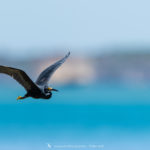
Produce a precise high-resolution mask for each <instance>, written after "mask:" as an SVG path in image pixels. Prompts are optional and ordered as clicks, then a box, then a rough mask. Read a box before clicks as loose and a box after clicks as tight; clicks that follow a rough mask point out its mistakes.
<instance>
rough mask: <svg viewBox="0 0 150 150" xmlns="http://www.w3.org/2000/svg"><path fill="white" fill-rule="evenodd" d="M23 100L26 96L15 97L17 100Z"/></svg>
mask: <svg viewBox="0 0 150 150" xmlns="http://www.w3.org/2000/svg"><path fill="white" fill-rule="evenodd" d="M25 98H27V96H24V97H22V96H18V97H17V100H20V99H25Z"/></svg>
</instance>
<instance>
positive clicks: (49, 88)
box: [48, 87, 58, 92]
mask: <svg viewBox="0 0 150 150" xmlns="http://www.w3.org/2000/svg"><path fill="white" fill-rule="evenodd" d="M48 90H50V91H55V92H58V90H56V89H53V88H51V87H48Z"/></svg>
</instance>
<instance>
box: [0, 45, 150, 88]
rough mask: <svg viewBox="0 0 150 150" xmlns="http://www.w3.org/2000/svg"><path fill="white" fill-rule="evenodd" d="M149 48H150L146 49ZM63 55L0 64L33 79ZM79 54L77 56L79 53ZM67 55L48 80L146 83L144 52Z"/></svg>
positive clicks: (147, 55) (148, 71)
mask: <svg viewBox="0 0 150 150" xmlns="http://www.w3.org/2000/svg"><path fill="white" fill-rule="evenodd" d="M149 49H150V48H149ZM64 55H65V53H64V54H63V53H62V52H61V53H60V54H59V55H58V52H56V53H53V54H52V55H51V51H50V52H49V54H48V55H47V54H46V55H41V57H39V56H38V57H36V55H35V56H34V57H31V58H30V57H28V58H24V59H10V58H11V57H9V59H8V58H6V57H2V58H0V64H1V65H6V66H11V67H16V68H20V69H23V70H25V71H26V73H27V74H29V75H30V76H31V77H32V79H33V80H35V79H36V77H37V76H38V74H40V72H41V71H43V69H45V68H46V67H48V66H49V65H51V64H53V63H54V62H56V61H57V60H59V59H60V58H62V57H63V56H64ZM79 55H80V53H79ZM79 55H74V54H73V53H71V56H70V58H69V59H68V60H67V61H66V62H65V63H64V64H63V65H62V67H60V68H59V69H58V70H57V71H56V73H55V75H54V76H53V77H52V79H51V83H52V84H58V85H88V84H95V83H104V84H111V83H119V84H126V85H128V84H129V85H132V84H133V85H134V84H135V85H138V84H140V85H142V84H143V85H144V84H148V83H150V52H149V51H148V48H147V49H143V50H141V49H137V50H133V48H132V49H129V48H128V49H125V50H124V51H112V50H110V52H107V53H104V52H103V53H99V54H97V55H93V56H90V55H85V56H83V55H82V56H79Z"/></svg>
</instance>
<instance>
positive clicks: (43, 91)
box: [0, 52, 70, 100]
mask: <svg viewBox="0 0 150 150" xmlns="http://www.w3.org/2000/svg"><path fill="white" fill-rule="evenodd" d="M69 55H70V52H69V53H68V54H67V55H66V56H65V57H64V58H62V59H60V60H59V61H57V62H56V63H54V64H53V65H51V66H49V67H48V68H46V69H45V70H44V71H43V72H41V74H40V75H39V77H38V79H37V80H36V82H35V83H34V82H33V81H32V80H31V79H30V77H29V76H28V75H27V74H26V73H25V72H24V71H23V70H20V69H16V68H11V67H6V66H0V73H4V74H7V75H9V76H11V77H13V78H14V79H15V80H16V81H17V82H19V83H20V84H21V85H22V86H23V87H24V88H25V90H26V91H27V93H26V94H25V95H24V96H23V97H21V96H19V97H18V98H17V100H19V99H25V98H27V97H32V98H42V99H49V98H51V96H52V91H58V90H56V89H53V88H51V87H49V86H48V81H49V79H50V78H51V76H52V74H53V73H54V72H55V71H56V69H57V68H58V67H60V66H61V65H62V64H63V63H64V62H65V60H66V59H67V58H68V57H69Z"/></svg>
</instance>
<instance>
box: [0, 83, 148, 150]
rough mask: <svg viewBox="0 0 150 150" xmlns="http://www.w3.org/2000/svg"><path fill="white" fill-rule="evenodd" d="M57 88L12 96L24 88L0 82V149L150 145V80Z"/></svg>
mask: <svg viewBox="0 0 150 150" xmlns="http://www.w3.org/2000/svg"><path fill="white" fill-rule="evenodd" d="M56 88H58V89H59V92H58V93H56V92H54V93H53V97H52V99H50V100H35V99H32V98H28V99H25V100H23V101H16V98H17V96H23V94H24V93H25V90H24V89H23V88H22V87H21V86H20V85H19V84H16V83H15V82H13V83H12V84H11V85H9V84H4V83H3V82H2V83H1V85H0V91H1V92H0V149H1V150H10V149H11V150H33V149H36V150H48V149H89V150H91V149H104V150H133V149H136V150H141V149H144V150H149V147H150V142H149V141H150V92H149V91H150V87H149V86H139V87H136V86H133V87H131V86H130V87H128V86H121V85H117V86H116V85H100V86H99V85H97V84H94V85H88V86H75V85H70V86H65V87H56Z"/></svg>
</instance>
